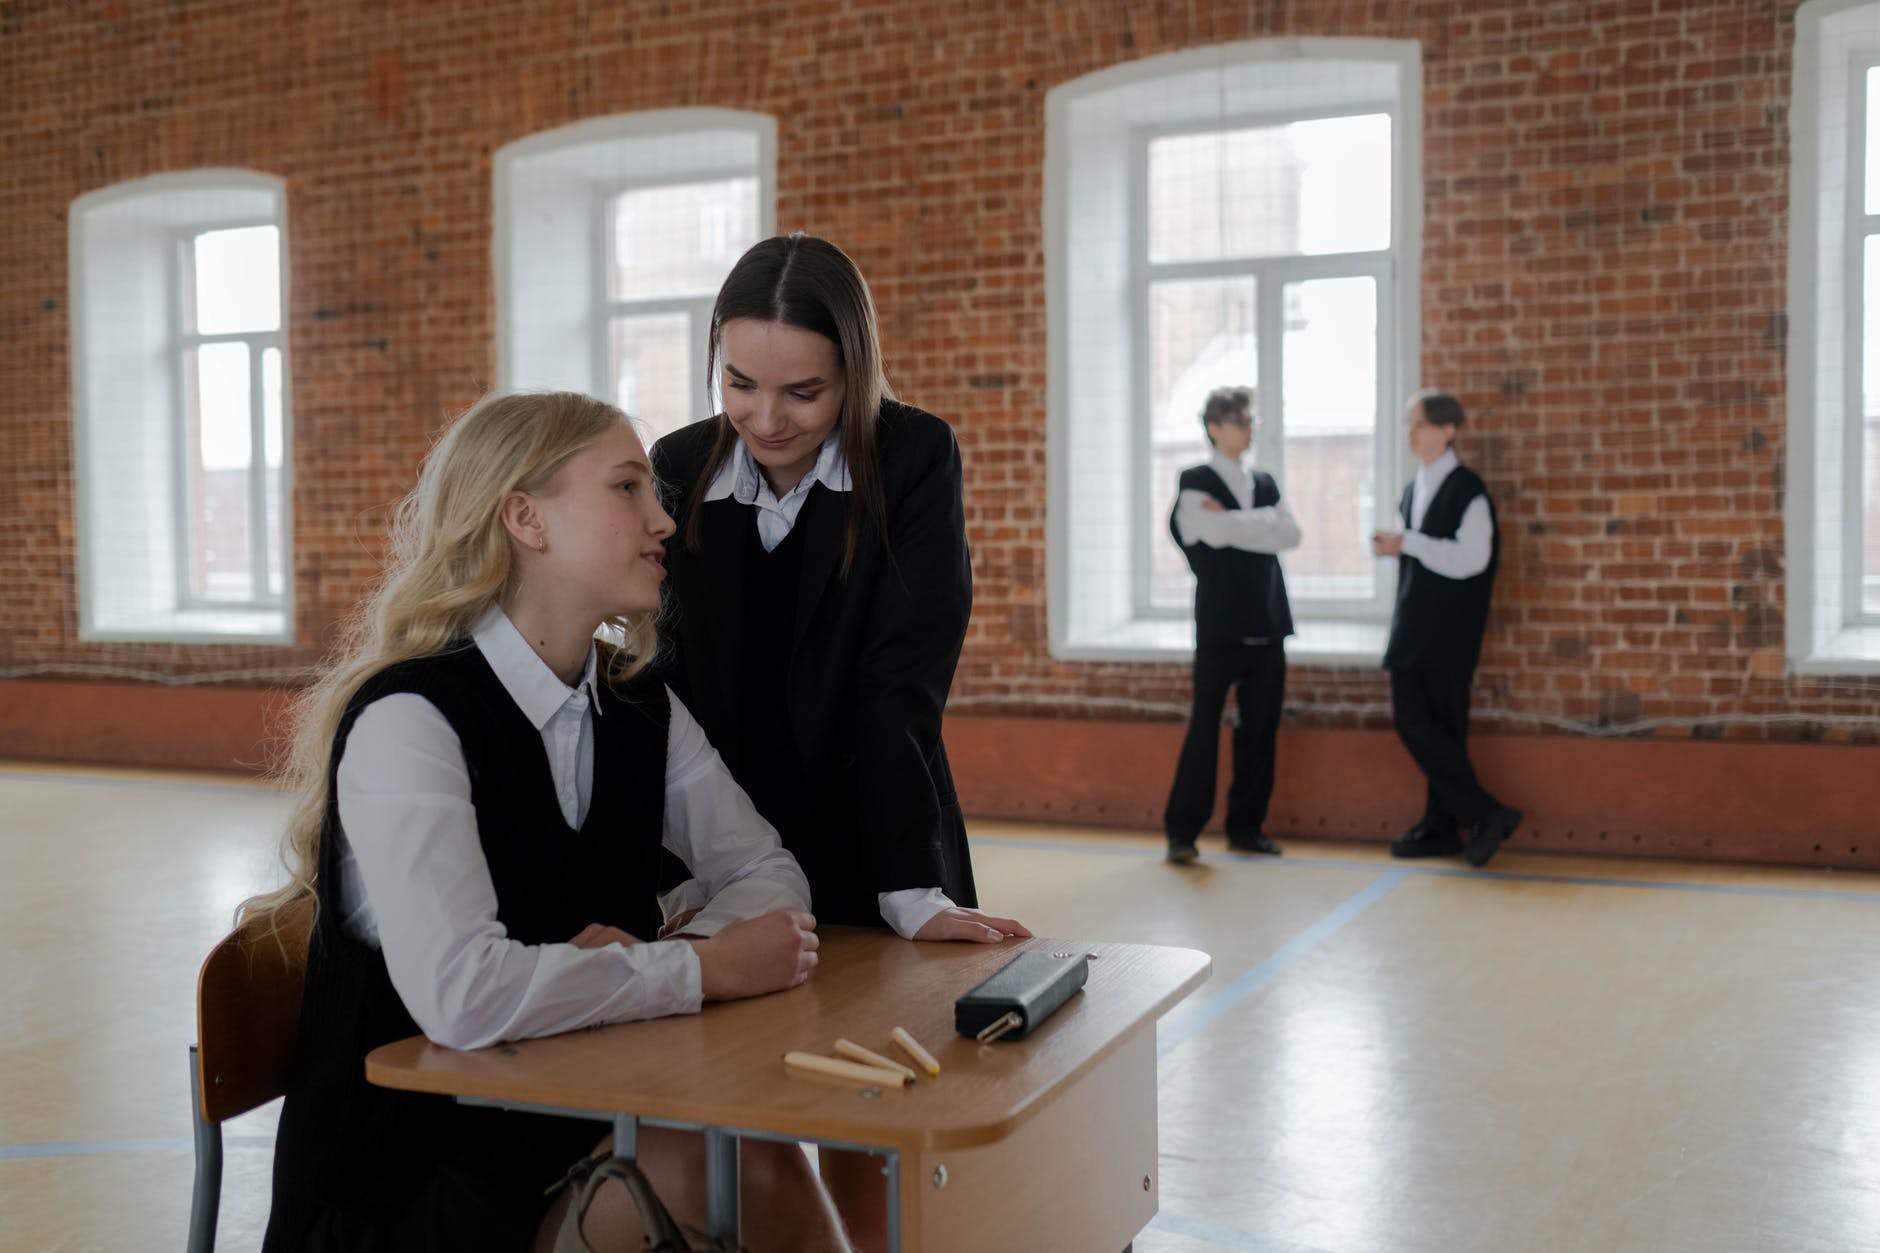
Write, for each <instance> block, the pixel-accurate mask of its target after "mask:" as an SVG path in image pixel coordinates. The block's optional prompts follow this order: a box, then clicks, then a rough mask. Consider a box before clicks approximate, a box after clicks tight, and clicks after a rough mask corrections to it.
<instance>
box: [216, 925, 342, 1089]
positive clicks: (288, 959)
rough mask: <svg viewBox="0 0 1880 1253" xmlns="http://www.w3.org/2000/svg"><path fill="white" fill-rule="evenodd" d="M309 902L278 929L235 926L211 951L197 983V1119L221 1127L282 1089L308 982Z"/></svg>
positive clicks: (284, 1086) (284, 1084)
mask: <svg viewBox="0 0 1880 1253" xmlns="http://www.w3.org/2000/svg"><path fill="white" fill-rule="evenodd" d="M313 904H314V901H313V897H311V896H307V897H304V898H302V899H301V900H298V901H295V902H294V903H293V904H292V905H289V906H288V907H287V908H286V909H285V910H283V911H282V913H281V915H280V927H279V930H278V931H275V930H269V929H267V928H265V927H259V926H254V925H249V926H243V927H238V928H237V929H236V930H234V931H232V932H230V933H229V934H228V935H227V936H225V937H224V938H223V940H222V942H221V943H220V944H217V945H216V946H215V947H214V948H213V949H211V950H209V956H208V958H207V960H205V961H204V962H203V963H202V976H201V978H200V979H199V980H198V981H197V983H196V1042H197V1054H196V1065H197V1066H198V1067H200V1068H201V1069H200V1073H199V1075H198V1078H199V1079H200V1080H201V1084H200V1086H199V1088H198V1091H199V1092H200V1093H201V1103H202V1116H203V1117H204V1118H206V1119H208V1120H209V1121H210V1122H211V1123H221V1122H223V1121H225V1120H227V1119H230V1118H233V1117H235V1115H237V1114H243V1113H246V1112H248V1111H249V1110H251V1109H253V1108H254V1107H255V1106H257V1105H262V1104H265V1103H266V1102H268V1101H271V1100H273V1099H274V1098H275V1097H277V1096H280V1095H281V1094H282V1093H283V1092H285V1091H286V1090H287V1067H288V1063H289V1062H291V1061H292V1060H293V1057H294V1037H295V1034H296V1033H297V1032H298V1030H299V1027H300V996H301V991H302V989H303V988H305V986H306V982H307V941H308V939H309V937H310V936H311V934H312V931H313Z"/></svg>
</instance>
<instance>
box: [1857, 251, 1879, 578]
mask: <svg viewBox="0 0 1880 1253" xmlns="http://www.w3.org/2000/svg"><path fill="white" fill-rule="evenodd" d="M1866 249H1867V257H1866V262H1867V275H1866V290H1865V291H1863V292H1862V293H1861V300H1862V314H1863V316H1862V318H1861V324H1862V327H1863V328H1864V330H1863V336H1864V339H1865V343H1864V344H1863V345H1862V349H1861V377H1862V380H1863V382H1862V386H1861V417H1862V419H1863V421H1862V423H1861V434H1862V436H1863V437H1864V438H1863V447H1862V455H1861V459H1860V460H1861V471H1862V473H1861V483H1862V486H1863V489H1864V490H1863V491H1862V493H1861V494H1862V497H1863V499H1862V501H1861V505H1862V514H1861V560H1860V573H1861V580H1860V582H1861V595H1860V612H1861V613H1862V614H1874V615H1880V235H1869V236H1867V239H1866Z"/></svg>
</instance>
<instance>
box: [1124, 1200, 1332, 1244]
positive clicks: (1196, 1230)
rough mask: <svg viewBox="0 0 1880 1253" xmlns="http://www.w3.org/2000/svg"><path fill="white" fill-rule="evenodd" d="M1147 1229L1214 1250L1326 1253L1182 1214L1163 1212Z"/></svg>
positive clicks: (1153, 1219) (1288, 1241) (1150, 1221)
mask: <svg viewBox="0 0 1880 1253" xmlns="http://www.w3.org/2000/svg"><path fill="white" fill-rule="evenodd" d="M1149 1227H1150V1229H1151V1230H1153V1231H1166V1232H1168V1233H1169V1234H1170V1235H1177V1236H1185V1237H1186V1238H1188V1239H1190V1240H1198V1241H1200V1242H1201V1243H1202V1244H1206V1245H1209V1246H1211V1247H1213V1248H1217V1249H1243V1250H1246V1251H1247V1253H1327V1250H1325V1249H1321V1248H1319V1247H1318V1246H1317V1245H1308V1244H1294V1243H1293V1242H1292V1241H1290V1240H1274V1239H1270V1238H1268V1237H1266V1236H1256V1235H1254V1234H1253V1233H1252V1232H1250V1231H1242V1230H1241V1229H1240V1228H1238V1227H1229V1226H1228V1225H1227V1224H1225V1223H1211V1222H1209V1221H1208V1220H1207V1219H1205V1218H1189V1217H1187V1216H1185V1215H1182V1214H1171V1213H1169V1212H1168V1211H1167V1210H1163V1211H1161V1212H1160V1213H1158V1214H1157V1215H1156V1216H1155V1217H1154V1218H1151V1219H1150V1220H1149Z"/></svg>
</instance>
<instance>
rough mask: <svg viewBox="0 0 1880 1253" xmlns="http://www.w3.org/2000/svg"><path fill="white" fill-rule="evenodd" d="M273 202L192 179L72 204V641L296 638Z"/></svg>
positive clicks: (280, 268) (146, 182)
mask: <svg viewBox="0 0 1880 1253" xmlns="http://www.w3.org/2000/svg"><path fill="white" fill-rule="evenodd" d="M283 198H284V190H283V184H282V183H281V181H280V180H279V179H276V178H270V177H268V176H266V175H263V174H255V173H251V172H248V171H245V170H201V171H193V172H189V173H178V174H161V175H156V176H154V177H151V178H146V179H139V180H137V181H135V182H130V183H124V184H120V185H118V186H115V187H108V188H104V189H102V190H100V191H95V192H91V193H88V194H86V195H84V196H80V197H79V198H78V199H77V200H76V201H74V202H73V204H72V212H71V284H72V288H71V290H72V397H73V417H74V424H73V430H74V443H75V453H76V456H75V464H76V467H77V491H78V505H79V518H78V529H79V605H80V630H79V634H80V637H81V638H83V639H89V640H204V639H206V640H214V641H217V642H228V641H232V640H266V641H278V642H287V641H291V640H292V638H293V612H292V606H293V590H294V588H293V578H292V568H293V567H292V546H291V543H292V541H291V537H292V534H293V527H292V522H291V517H290V510H289V503H290V502H289V495H290V491H289V489H290V469H291V467H290V464H289V456H288V450H289V448H290V447H291V446H292V441H291V439H290V438H289V413H290V409H291V406H290V405H289V403H288V400H289V397H288V388H287V379H288V371H287V341H286V336H285V334H284V330H283V326H284V319H283V311H284V309H285V308H286V297H287V262H286V257H287V248H286V232H285V224H284V212H283V210H284V199H283Z"/></svg>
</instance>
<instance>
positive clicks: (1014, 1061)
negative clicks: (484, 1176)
mask: <svg viewBox="0 0 1880 1253" xmlns="http://www.w3.org/2000/svg"><path fill="white" fill-rule="evenodd" d="M821 934H822V960H821V964H820V965H819V966H818V968H817V970H816V973H815V974H814V975H813V976H812V977H811V978H810V980H809V982H808V983H806V984H804V985H803V986H802V987H799V988H793V989H791V990H790V991H788V992H781V993H776V994H773V995H771V996H764V997H758V998H756V999H753V1000H745V1001H730V1002H725V1003H721V1004H714V1005H710V1006H708V1007H707V1008H706V1009H705V1010H704V1012H702V1013H699V1014H693V1015H685V1016H682V1017H675V1018H661V1019H656V1020H653V1021H650V1022H635V1023H623V1024H620V1025H618V1026H613V1027H603V1028H600V1029H597V1030H592V1031H576V1032H570V1033H568V1034H565V1035H559V1036H550V1037H547V1038H544V1039H539V1040H527V1041H522V1042H520V1043H516V1044H507V1045H497V1046H494V1047H491V1048H486V1049H478V1050H475V1051H474V1052H460V1051H457V1050H454V1049H446V1048H439V1047H437V1046H436V1045H433V1044H430V1043H429V1042H428V1041H426V1040H425V1039H424V1038H423V1037H422V1036H414V1037H412V1038H410V1039H406V1040H400V1041H398V1042H397V1043H394V1044H388V1045H385V1046H384V1047H382V1048H378V1049H374V1050H373V1051H372V1053H371V1055H370V1056H368V1057H367V1058H366V1077H367V1078H368V1079H370V1080H371V1081H372V1082H373V1083H377V1084H382V1085H384V1086H386V1087H392V1088H403V1089H408V1090H411V1091H415V1092H433V1093H440V1094H444V1095H449V1096H455V1097H458V1098H459V1099H465V1100H475V1101H478V1102H481V1103H488V1104H495V1105H501V1106H504V1107H507V1108H512V1109H525V1110H536V1111H545V1112H553V1113H561V1114H572V1115H577V1116H584V1117H593V1118H600V1119H608V1118H611V1119H613V1120H614V1121H615V1135H616V1140H617V1141H618V1142H619V1143H620V1145H621V1146H622V1148H623V1150H624V1151H626V1152H628V1153H629V1154H630V1153H631V1146H632V1144H633V1142H634V1136H635V1132H636V1130H637V1124H638V1122H641V1121H644V1122H648V1123H653V1124H657V1125H663V1126H679V1127H696V1128H700V1129H703V1130H705V1131H706V1132H707V1161H708V1172H707V1173H708V1180H707V1183H708V1189H709V1190H710V1191H711V1192H712V1193H713V1200H712V1216H711V1217H712V1225H713V1229H714V1234H735V1231H736V1223H737V1216H736V1197H737V1179H736V1169H737V1166H736V1163H737V1151H736V1139H737V1138H739V1137H755V1138H759V1139H772V1140H807V1141H812V1142H815V1143H818V1144H823V1145H830V1146H836V1147H843V1148H858V1149H863V1150H865V1151H868V1152H872V1153H876V1154H878V1155H880V1156H881V1157H882V1158H883V1172H884V1174H885V1175H886V1176H887V1179H888V1187H889V1197H890V1201H891V1202H892V1201H893V1200H894V1198H895V1197H897V1196H898V1198H899V1204H898V1205H894V1204H892V1203H891V1204H890V1209H889V1215H890V1218H889V1221H890V1225H891V1228H892V1229H893V1230H891V1233H890V1234H891V1236H892V1237H894V1238H896V1240H897V1241H898V1243H897V1244H896V1245H895V1246H894V1247H898V1248H899V1249H902V1250H907V1251H912V1250H927V1251H929V1253H934V1251H939V1250H953V1249H980V1248H1011V1249H1076V1250H1104V1249H1122V1248H1124V1247H1125V1246H1126V1245H1128V1244H1129V1243H1130V1241H1131V1240H1133V1239H1134V1238H1135V1235H1136V1233H1137V1232H1139V1231H1140V1230H1142V1228H1143V1226H1144V1225H1145V1224H1147V1223H1148V1221H1149V1219H1150V1218H1151V1217H1153V1216H1154V1214H1155V1211H1156V1198H1157V1195H1158V1191H1159V1188H1158V1184H1157V1178H1158V1170H1157V1165H1156V1075H1155V1030H1154V1028H1155V1022H1156V1019H1157V1018H1159V1017H1160V1016H1161V1015H1162V1014H1164V1013H1165V1012H1167V1011H1168V1009H1169V1008H1170V1007H1171V1006H1173V1005H1174V1004H1175V1003H1176V1002H1177V1001H1179V1000H1180V999H1181V998H1182V997H1183V996H1185V995H1187V994H1188V993H1189V992H1190V991H1192V990H1193V989H1194V988H1195V987H1196V986H1198V985H1199V984H1200V983H1201V981H1202V980H1203V979H1204V978H1205V977H1206V976H1207V973H1208V968H1209V965H1210V961H1209V958H1208V956H1207V954H1205V953H1200V952H1196V951H1194V950H1192V949H1179V948H1162V947H1154V946H1149V945H1142V944H1105V943H1090V942H1085V941H1068V940H1050V939H1042V938H1040V939H1032V940H1022V941H1021V940H1012V941H1007V942H1005V943H1003V944H998V945H979V944H913V943H909V942H907V941H905V940H901V939H898V938H896V937H895V936H894V935H892V934H891V933H889V932H887V931H879V930H872V929H861V928H844V927H828V928H824V929H823V931H822V933H821ZM1024 948H1041V949H1045V950H1047V951H1051V952H1071V953H1077V952H1085V953H1093V954H1095V955H1096V956H1095V958H1094V959H1093V960H1092V961H1091V963H1090V979H1089V982H1088V983H1087V984H1086V985H1085V987H1084V990H1083V991H1082V992H1080V993H1079V994H1077V995H1076V996H1074V997H1073V998H1072V999H1071V1000H1070V1001H1069V1002H1067V1003H1066V1004H1065V1005H1064V1007H1063V1008H1062V1009H1060V1010H1058V1012H1057V1013H1056V1014H1054V1015H1053V1016H1052V1017H1051V1018H1050V1019H1049V1020H1048V1021H1047V1022H1046V1023H1045V1024H1044V1026H1043V1027H1041V1028H1040V1029H1039V1030H1037V1031H1035V1032H1033V1033H1032V1034H1031V1035H1030V1036H1029V1037H1028V1038H1026V1039H1024V1040H1022V1041H1017V1042H1007V1043H996V1044H991V1045H981V1044H979V1043H977V1042H976V1041H974V1040H971V1039H967V1038H964V1037H961V1036H958V1035H955V1034H954V1031H953V1001H954V999H955V998H956V997H958V996H959V995H960V994H961V993H962V992H965V991H966V990H967V989H968V988H970V987H972V986H973V985H974V984H975V983H978V982H979V981H980V980H981V979H983V978H985V977H986V976H987V975H989V974H991V973H992V972H993V971H994V970H996V969H997V968H998V967H999V966H1001V965H1003V964H1004V963H1005V962H1006V961H1007V960H1008V959H1010V958H1011V956H1012V955H1013V954H1014V953H1016V952H1018V951H1019V950H1021V949H1024ZM897 1025H899V1026H903V1027H906V1028H907V1029H908V1030H909V1031H910V1032H912V1033H913V1035H914V1037H915V1038H916V1039H918V1040H920V1041H921V1042H922V1043H923V1044H924V1045H926V1046H927V1048H928V1049H929V1051H931V1052H932V1053H933V1054H934V1056H935V1057H936V1058H937V1059H938V1060H939V1062H940V1065H941V1073H940V1075H939V1077H938V1078H930V1077H928V1076H927V1075H925V1074H922V1075H921V1077H920V1079H919V1080H918V1081H917V1082H916V1083H914V1084H913V1085H912V1086H911V1087H906V1088H900V1089H894V1088H889V1089H886V1090H879V1091H878V1090H875V1089H861V1088H858V1087H857V1086H856V1085H855V1084H852V1083H846V1082H843V1081H840V1080H831V1079H822V1078H815V1077H806V1076H801V1075H798V1074H797V1073H795V1072H791V1071H786V1070H785V1069H784V1066H783V1062H782V1054H784V1053H785V1052H787V1051H790V1050H792V1049H801V1050H803V1051H806V1052H815V1053H824V1054H831V1053H833V1048H834V1044H835V1040H836V1037H837V1036H845V1037H847V1038H848V1039H851V1040H854V1041H856V1042H857V1043H858V1044H862V1045H865V1046H867V1047H869V1048H872V1049H875V1050H876V1051H878V1052H881V1053H887V1054H890V1055H894V1053H895V1050H894V1049H893V1048H892V1047H891V1046H890V1044H889V1041H888V1032H889V1030H890V1028H892V1027H894V1026H897Z"/></svg>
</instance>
